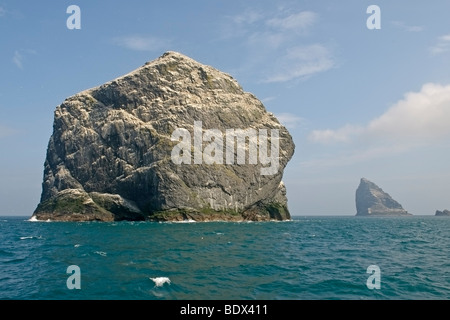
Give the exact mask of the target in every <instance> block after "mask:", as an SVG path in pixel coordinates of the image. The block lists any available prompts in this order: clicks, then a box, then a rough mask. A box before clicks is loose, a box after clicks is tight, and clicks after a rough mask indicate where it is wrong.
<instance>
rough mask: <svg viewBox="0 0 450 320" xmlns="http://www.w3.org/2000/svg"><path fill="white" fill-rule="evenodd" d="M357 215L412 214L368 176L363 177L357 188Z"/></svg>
mask: <svg viewBox="0 0 450 320" xmlns="http://www.w3.org/2000/svg"><path fill="white" fill-rule="evenodd" d="M355 200H356V215H357V216H379V215H383V216H384V215H391V216H392V215H410V214H409V213H408V212H407V211H406V210H405V209H403V207H402V205H401V204H400V203H398V202H397V201H395V200H394V199H392V197H391V196H390V195H389V194H388V193H386V192H384V191H383V189H381V188H380V187H378V186H377V185H376V184H375V183H373V182H371V181H369V180H368V179H366V178H361V181H360V184H359V186H358V189H357V190H356V199H355Z"/></svg>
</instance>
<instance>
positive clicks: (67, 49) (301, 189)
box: [0, 0, 450, 215]
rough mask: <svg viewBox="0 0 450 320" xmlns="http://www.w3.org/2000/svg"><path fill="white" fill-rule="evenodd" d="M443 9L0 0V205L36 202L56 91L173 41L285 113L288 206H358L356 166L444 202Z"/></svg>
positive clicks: (325, 209) (419, 196)
mask: <svg viewBox="0 0 450 320" xmlns="http://www.w3.org/2000/svg"><path fill="white" fill-rule="evenodd" d="M69 5H78V6H79V7H80V9H81V29H80V30H76V29H75V30H69V29H68V28H67V26H66V21H67V19H68V18H69V16H70V14H67V13H66V9H67V7H68V6H69ZM370 5H378V6H379V8H380V11H381V16H380V17H381V18H380V22H381V29H379V30H376V29H375V30H369V29H368V28H367V26H366V21H367V19H368V18H369V17H370V14H368V13H367V12H366V10H367V8H368V7H369V6H370ZM448 12H450V2H448V1H444V0H435V1H433V3H432V5H431V4H430V3H429V2H426V1H411V0H408V1H407V0H397V1H381V0H378V1H377V0H375V1H362V0H344V1H332V0H326V1H317V0H304V1H264V0H263V1H261V0H258V1H256V0H248V1H234V0H230V1H222V0H221V1H218V0H208V1H206V0H204V1H195V0H192V1H136V0H128V1H115V2H111V1H81V0H73V1H34V2H31V1H20V0H15V1H7V0H0V148H1V150H2V152H1V156H0V204H1V210H0V214H2V215H31V214H32V212H33V211H34V209H35V207H36V205H37V203H38V202H39V198H40V193H41V183H42V176H43V163H44V160H45V154H46V148H47V143H48V139H49V137H50V135H51V133H52V124H53V112H54V110H55V108H56V106H57V105H59V104H60V103H62V102H63V101H64V99H65V98H67V97H68V96H71V95H73V94H75V93H77V92H80V91H82V90H85V89H88V88H91V87H94V86H98V85H100V84H102V83H104V82H106V81H109V80H112V79H114V78H116V77H118V76H121V75H123V74H126V73H128V72H130V71H132V70H134V69H136V68H138V67H140V66H142V65H143V64H144V63H145V62H147V61H151V60H154V59H156V58H157V57H159V56H160V55H161V54H163V53H164V52H165V51H169V50H171V51H178V52H181V53H183V54H185V55H187V56H190V57H191V58H193V59H195V60H197V61H199V62H201V63H204V64H208V65H211V66H213V67H215V68H217V69H219V70H221V71H224V72H227V73H229V74H231V75H232V76H233V77H234V78H236V79H237V81H238V82H239V83H240V84H241V85H242V87H243V88H244V90H246V91H249V92H252V93H254V94H255V95H256V96H257V97H258V98H259V99H260V100H262V101H263V102H264V104H265V106H266V108H267V109H268V110H269V111H270V112H273V113H274V114H275V115H276V116H278V118H279V119H280V120H281V121H282V122H283V123H284V124H285V125H286V126H287V127H288V129H289V130H290V132H291V134H292V136H293V138H294V141H295V143H296V152H295V155H294V157H293V159H292V160H291V162H290V163H289V165H288V167H287V168H286V170H285V172H284V181H285V184H286V186H287V190H288V199H289V207H290V209H291V212H292V214H294V215H330V214H331V215H334V214H339V215H354V214H355V213H356V209H355V202H354V195H355V190H356V188H357V186H358V184H359V180H360V178H361V177H366V178H367V179H369V180H372V181H373V182H375V183H377V184H378V185H379V186H380V187H381V188H383V189H384V190H385V191H387V192H388V193H389V194H391V196H393V197H394V198H395V199H396V200H397V201H399V202H400V203H401V204H402V205H403V207H404V208H405V209H406V210H408V211H409V212H411V213H413V214H418V215H419V214H420V215H422V214H426V215H428V214H434V212H435V210H437V209H439V210H443V209H446V208H447V209H450V196H449V192H448V190H450V170H449V166H450V165H449V163H450V148H449V147H450V139H449V138H450V72H449V70H450V23H449V22H448Z"/></svg>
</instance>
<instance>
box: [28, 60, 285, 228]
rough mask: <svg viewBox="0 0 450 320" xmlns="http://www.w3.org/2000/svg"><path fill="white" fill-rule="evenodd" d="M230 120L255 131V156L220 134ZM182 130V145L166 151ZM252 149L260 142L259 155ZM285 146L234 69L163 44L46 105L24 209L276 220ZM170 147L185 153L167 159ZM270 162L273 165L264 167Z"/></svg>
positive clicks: (62, 214)
mask: <svg viewBox="0 0 450 320" xmlns="http://www.w3.org/2000/svg"><path fill="white" fill-rule="evenodd" d="M233 129H235V130H236V131H235V132H236V133H237V132H238V131H237V130H238V129H239V130H241V129H242V130H247V131H245V132H247V133H256V134H258V133H259V135H257V136H256V137H257V139H258V140H257V141H258V142H259V144H258V145H257V147H258V146H259V149H258V150H259V153H258V157H257V158H253V160H251V159H250V156H249V155H250V152H251V151H255V150H254V148H253V147H254V145H253V146H252V145H251V143H250V141H247V142H245V141H244V148H241V149H239V142H238V141H235V139H234V137H233V135H230V136H228V135H226V133H227V130H233ZM176 130H178V131H176ZM174 132H178V135H177V136H176V139H174V136H173V133H174ZM232 132H233V131H232ZM206 133H208V134H206ZM271 133H272V134H271ZM275 133H276V134H277V135H278V137H279V138H277V135H276V134H275ZM191 137H192V147H190V148H189V149H190V150H186V149H182V148H181V150H182V151H180V152H175V151H177V150H178V151H179V149H180V144H181V142H183V143H187V141H186V140H187V138H189V139H190V138H191ZM252 137H253V136H252ZM264 137H266V139H265V149H264V148H262V146H263V142H264V139H263V138H264ZM231 138H233V141H235V143H234V144H232V143H231ZM222 139H223V141H221V140H222ZM236 140H238V139H237V136H236ZM244 140H248V139H244ZM241 142H242V141H241ZM275 142H277V143H279V148H278V150H275V151H279V154H278V155H277V154H276V152H275V153H274V150H273V148H272V146H277V144H276V143H275ZM183 146H186V144H184V145H183ZM219 146H220V147H221V148H220V149H219ZM241 146H242V144H241ZM177 148H178V149H177ZM271 148H272V149H271ZM250 149H252V150H250ZM266 149H267V150H266ZM174 150H175V151H174ZM202 150H203V156H202ZM239 150H240V151H239ZM189 151H191V154H189ZM242 151H244V152H245V153H244V156H245V157H246V158H245V159H244V158H242ZM262 151H267V153H266V154H265V155H266V157H265V158H264V157H262V156H263V155H264V154H262ZM271 151H272V156H274V155H275V156H276V159H275V158H273V157H272V160H274V161H273V163H271V164H269V163H268V161H263V160H264V159H266V160H267V158H268V157H270V156H271ZM239 153H240V154H241V155H239ZM293 153H294V143H293V141H292V137H291V136H290V134H289V132H288V131H287V130H286V128H285V127H284V126H282V125H281V124H280V123H279V121H278V120H277V119H276V118H275V117H274V115H273V114H271V113H269V112H267V111H266V109H265V107H264V106H263V104H262V103H261V101H259V100H258V99H257V98H256V97H255V96H254V95H252V94H251V93H247V92H244V91H243V89H242V88H241V86H240V85H239V84H238V83H237V81H236V80H235V79H233V78H232V77H231V76H230V75H228V74H225V73H223V72H220V71H218V70H216V69H214V68H212V67H210V66H206V65H203V64H200V63H198V62H196V61H194V60H192V59H191V58H188V57H186V56H184V55H182V54H179V53H176V52H167V53H165V54H164V55H162V56H161V57H160V58H158V59H156V60H154V61H152V62H148V63H146V64H145V65H144V66H142V67H140V68H138V69H137V70H135V71H133V72H131V73H129V74H127V75H125V76H122V77H120V78H117V79H115V80H113V81H110V82H108V83H105V84H103V85H101V86H99V87H96V88H93V89H90V90H86V91H83V92H80V93H78V94H76V95H74V96H72V97H69V98H67V99H66V100H65V101H64V102H63V103H62V104H61V105H59V106H58V107H57V108H56V111H55V115H54V124H53V134H52V136H51V137H50V141H49V144H48V149H47V157H46V160H45V169H44V181H43V185H42V195H41V201H40V203H39V205H38V207H37V208H36V210H35V212H34V214H33V216H34V217H35V218H36V219H38V220H47V219H51V220H60V221H92V220H97V221H114V220H154V221H163V220H170V221H175V220H186V219H188V220H189V219H192V220H196V221H211V220H229V221H231V220H232V221H238V220H257V221H261V220H273V219H274V220H286V219H290V214H289V210H288V207H287V199H286V189H285V187H284V184H283V182H282V176H283V170H284V168H285V166H286V165H287V163H288V161H289V160H290V159H291V157H292V155H293ZM172 154H178V156H179V157H181V156H183V157H184V158H183V159H184V160H185V162H182V163H176V162H177V161H173V157H172ZM222 155H223V161H222V160H221V158H220V156H222ZM231 156H232V157H231ZM218 157H219V158H218ZM239 157H241V158H240V160H239V159H238V158H239ZM211 158H213V159H215V160H217V161H215V162H214V161H211ZM191 159H192V162H190V160H191ZM243 159H244V160H245V161H243ZM255 159H256V161H255ZM188 160H189V161H188ZM230 160H232V161H230ZM275 160H276V161H275ZM188 162H189V163H188ZM270 165H272V169H274V166H275V169H276V170H268V169H267V168H268V167H269V166H270ZM264 170H266V171H265V172H264Z"/></svg>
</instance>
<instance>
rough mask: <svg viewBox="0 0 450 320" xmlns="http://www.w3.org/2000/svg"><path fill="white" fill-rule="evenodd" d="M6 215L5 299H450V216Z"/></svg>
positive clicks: (2, 230)
mask: <svg viewBox="0 0 450 320" xmlns="http://www.w3.org/2000/svg"><path fill="white" fill-rule="evenodd" d="M28 219H29V217H0V270H1V273H0V299H2V300H10V299H13V300H54V299H57V300H119V299H120V300H124V299H125V300H447V299H450V259H449V257H450V245H449V240H450V218H448V217H435V216H413V217H354V216H328V217H306V216H301V217H294V218H293V220H292V221H286V222H241V223H234V222H201V223H156V222H111V223H105V222H82V223H76V222H32V221H28Z"/></svg>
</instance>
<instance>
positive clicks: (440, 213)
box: [435, 210, 450, 217]
mask: <svg viewBox="0 0 450 320" xmlns="http://www.w3.org/2000/svg"><path fill="white" fill-rule="evenodd" d="M435 215H436V216H443V217H450V210H444V211H439V210H436V214H435Z"/></svg>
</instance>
